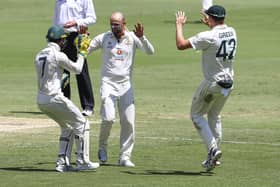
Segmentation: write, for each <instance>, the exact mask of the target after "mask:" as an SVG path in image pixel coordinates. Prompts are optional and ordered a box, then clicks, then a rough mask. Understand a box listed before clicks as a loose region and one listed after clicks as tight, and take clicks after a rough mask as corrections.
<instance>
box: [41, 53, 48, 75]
mask: <svg viewBox="0 0 280 187" xmlns="http://www.w3.org/2000/svg"><path fill="white" fill-rule="evenodd" d="M46 61H47V57H46V56H44V57H40V58H39V62H40V64H42V72H41V77H43V76H44V72H45V65H46Z"/></svg>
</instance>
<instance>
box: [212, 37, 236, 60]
mask: <svg viewBox="0 0 280 187" xmlns="http://www.w3.org/2000/svg"><path fill="white" fill-rule="evenodd" d="M235 46H236V41H235V39H233V38H232V39H230V40H223V41H222V43H221V45H220V48H219V50H218V52H217V53H216V57H217V58H221V57H223V60H224V61H225V60H226V59H228V60H232V59H233V57H234V56H233V55H234V51H235Z"/></svg>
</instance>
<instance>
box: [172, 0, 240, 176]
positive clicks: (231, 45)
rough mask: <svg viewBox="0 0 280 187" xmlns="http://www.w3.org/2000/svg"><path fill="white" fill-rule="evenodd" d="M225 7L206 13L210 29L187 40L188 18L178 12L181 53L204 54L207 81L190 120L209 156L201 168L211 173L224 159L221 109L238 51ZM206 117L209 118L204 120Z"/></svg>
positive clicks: (177, 41)
mask: <svg viewBox="0 0 280 187" xmlns="http://www.w3.org/2000/svg"><path fill="white" fill-rule="evenodd" d="M225 16H226V11H225V9H224V7H222V6H219V5H213V6H211V7H210V8H209V9H208V10H206V11H205V14H204V19H203V20H204V22H205V23H206V24H207V25H208V26H209V27H210V29H211V30H209V31H205V32H200V33H198V34H197V35H195V36H192V37H190V38H188V39H185V38H184V36H183V25H184V24H185V23H187V17H186V16H185V13H184V12H182V11H178V12H177V13H176V45H177V48H178V49H179V50H184V49H189V48H193V49H195V50H201V51H202V71H203V75H204V80H203V81H202V82H201V83H200V85H199V87H198V88H197V90H196V93H195V95H194V97H193V100H192V106H191V119H192V121H193V124H194V126H195V128H196V129H197V131H198V133H199V134H200V136H201V138H202V140H203V142H204V143H205V145H206V148H207V151H208V156H207V159H206V160H205V161H203V163H202V166H203V167H205V168H206V171H211V170H212V169H214V168H215V166H216V165H219V164H220V162H219V159H220V157H221V156H222V151H221V149H220V144H221V138H222V121H221V115H220V113H221V110H222V109H223V107H224V105H225V103H226V101H227V99H228V97H229V95H230V93H231V91H232V89H233V60H234V57H235V53H236V48H237V37H236V32H235V29H234V28H232V27H229V26H227V25H226V24H225V23H224V19H225ZM205 115H207V119H208V120H207V119H206V118H205Z"/></svg>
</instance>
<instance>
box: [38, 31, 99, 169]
mask: <svg viewBox="0 0 280 187" xmlns="http://www.w3.org/2000/svg"><path fill="white" fill-rule="evenodd" d="M66 37H67V35H66V34H65V33H64V30H63V28H62V27H58V26H52V27H50V28H49V30H48V33H47V36H46V38H47V41H48V46H47V47H46V48H45V49H43V50H41V51H40V52H39V53H38V54H37V56H36V59H35V66H36V70H37V78H38V95H37V104H38V107H39V109H40V110H41V111H42V112H44V113H45V114H46V115H47V116H49V117H50V118H52V119H53V120H54V121H56V122H57V123H58V124H59V125H60V128H61V134H60V139H59V151H58V159H57V162H56V168H55V169H56V170H57V171H59V172H64V171H71V170H72V169H73V168H72V167H71V165H70V161H71V150H72V146H73V139H75V143H76V154H77V156H76V165H77V167H76V169H75V170H78V171H79V170H92V169H96V168H98V167H99V163H93V162H91V161H90V159H89V121H88V120H87V119H86V118H85V117H84V116H83V115H82V113H81V112H80V110H79V108H78V107H77V106H75V104H74V103H73V102H72V101H71V100H69V99H68V98H66V97H65V96H64V95H63V93H62V91H61V80H62V75H63V70H64V69H66V70H68V71H71V72H74V73H76V74H79V73H80V72H81V70H82V67H83V64H84V58H85V57H86V55H87V48H88V46H89V43H90V39H89V37H88V36H87V35H82V36H79V38H78V39H77V48H78V52H79V54H78V59H77V61H76V62H73V61H71V60H70V59H69V58H68V57H67V56H66V55H65V54H64V53H62V52H61V50H62V49H63V47H64V46H65V43H66V42H67V41H66V39H65V38H66Z"/></svg>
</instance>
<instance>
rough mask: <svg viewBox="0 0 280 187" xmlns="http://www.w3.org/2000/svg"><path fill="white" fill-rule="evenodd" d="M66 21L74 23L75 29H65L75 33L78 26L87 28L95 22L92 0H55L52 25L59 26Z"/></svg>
mask: <svg viewBox="0 0 280 187" xmlns="http://www.w3.org/2000/svg"><path fill="white" fill-rule="evenodd" d="M68 21H76V22H77V27H71V28H68V29H66V31H68V32H77V31H78V28H79V26H88V25H90V24H94V23H95V22H96V14H95V9H94V4H93V2H92V0H56V6H55V14H54V18H53V23H54V25H57V26H61V27H63V25H64V24H65V23H66V22H68Z"/></svg>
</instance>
